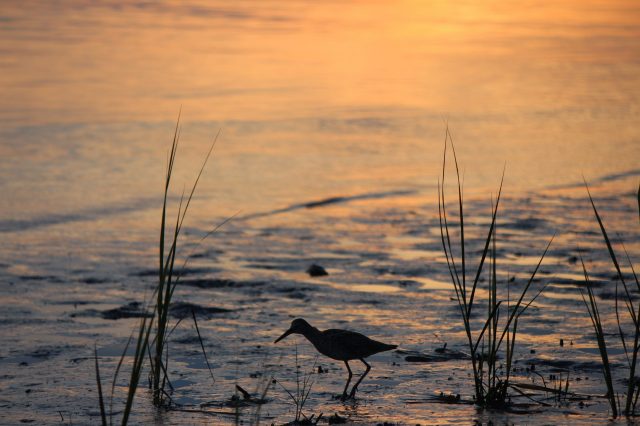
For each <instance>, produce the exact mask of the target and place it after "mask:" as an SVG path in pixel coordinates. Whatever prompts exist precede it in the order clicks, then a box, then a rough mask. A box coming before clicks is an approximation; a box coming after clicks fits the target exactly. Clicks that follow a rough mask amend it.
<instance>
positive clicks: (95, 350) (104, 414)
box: [93, 344, 107, 426]
mask: <svg viewBox="0 0 640 426" xmlns="http://www.w3.org/2000/svg"><path fill="white" fill-rule="evenodd" d="M93 355H94V359H95V362H96V382H97V383H98V402H99V404H100V418H101V420H102V426H107V412H106V411H105V409H104V398H103V397H102V380H101V379H100V365H99V362H98V348H97V347H96V345H95V344H94V345H93Z"/></svg>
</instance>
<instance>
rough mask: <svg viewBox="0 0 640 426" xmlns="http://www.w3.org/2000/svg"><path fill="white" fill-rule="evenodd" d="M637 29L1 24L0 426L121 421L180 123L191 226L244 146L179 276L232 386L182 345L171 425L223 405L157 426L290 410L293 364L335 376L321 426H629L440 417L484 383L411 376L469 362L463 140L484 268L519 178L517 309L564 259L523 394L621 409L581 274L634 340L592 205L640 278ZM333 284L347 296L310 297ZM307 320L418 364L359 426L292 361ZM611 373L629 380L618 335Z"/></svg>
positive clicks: (96, 17)
mask: <svg viewBox="0 0 640 426" xmlns="http://www.w3.org/2000/svg"><path fill="white" fill-rule="evenodd" d="M52 16H55V19H52ZM639 17H640V11H639V10H638V7H637V5H636V4H635V3H634V2H611V1H607V2H597V1H593V2H591V1H590V2H584V1H582V2H564V3H562V4H558V3H555V4H554V5H548V4H547V5H545V4H538V3H536V4H532V3H529V2H524V1H523V2H517V3H514V2H509V3H508V4H507V3H498V2H487V3H483V5H481V6H478V5H477V4H476V3H475V2H457V3H456V5H455V6H452V5H451V4H449V2H429V3H424V2H394V3H393V4H391V3H390V2H389V3H387V2H366V3H354V4H346V5H345V4H343V2H335V3H332V2H323V3H322V4H320V3H317V4H316V3H315V2H309V3H289V2H236V3H234V4H233V5H227V4H222V3H215V2H213V3H212V2H194V1H192V2H175V3H174V2H164V3H157V4H156V3H144V2H117V3H109V2H100V3H95V2H82V1H70V2H64V3H63V4H59V3H46V2H40V3H24V2H4V3H3V5H2V8H1V11H0V41H1V43H2V44H1V45H0V48H1V49H2V52H3V55H1V56H2V57H1V59H0V61H2V69H3V71H2V73H0V87H2V92H3V96H0V154H1V155H0V190H1V191H2V194H3V195H4V197H3V202H2V203H1V204H0V233H1V235H2V241H3V244H2V245H0V294H1V299H0V300H1V302H0V335H1V336H2V343H3V344H2V346H1V347H0V377H2V380H1V381H0V389H1V391H0V421H1V422H2V423H9V424H12V423H17V422H19V421H21V420H34V422H35V423H40V424H41V423H56V422H62V423H75V424H79V423H87V422H90V421H91V422H97V421H98V420H99V419H98V416H99V413H98V405H97V396H96V389H95V377H94V371H93V359H92V358H91V357H92V353H93V345H94V343H95V344H97V346H98V352H99V356H100V362H101V366H102V373H103V377H104V378H105V379H106V378H110V377H111V374H112V373H113V371H114V369H115V365H116V363H117V361H118V357H119V355H120V353H121V352H122V350H123V348H124V344H125V342H126V340H127V338H128V336H129V334H130V332H131V330H132V328H133V327H135V325H136V324H137V319H136V318H123V319H117V320H112V319H106V318H104V312H106V311H109V310H111V309H115V308H119V307H122V306H125V305H127V304H129V303H131V302H142V301H144V300H145V298H146V297H148V296H149V294H150V292H151V289H152V287H153V283H154V276H153V274H154V267H155V265H156V262H157V258H156V257H157V253H156V250H157V238H158V237H157V233H158V227H159V215H160V210H159V208H160V206H161V202H162V201H161V197H160V196H161V190H162V188H161V182H162V176H163V171H164V167H165V159H166V153H167V148H168V142H169V141H170V137H171V135H172V132H173V126H174V124H173V123H174V122H175V117H176V116H177V111H178V109H179V108H180V105H182V145H181V147H180V152H179V153H178V162H177V165H176V169H175V170H176V174H175V177H174V182H175V188H174V191H173V195H174V196H173V198H172V200H171V202H172V205H174V206H175V205H177V203H178V198H179V195H180V192H181V190H182V187H183V185H186V186H187V187H188V186H189V185H190V184H191V182H192V180H193V178H194V177H195V174H196V172H197V170H198V168H199V165H200V162H201V161H202V159H203V157H204V154H205V153H206V150H207V147H208V145H209V143H210V142H211V140H212V139H213V137H214V136H215V134H216V132H217V131H218V129H222V133H221V135H220V137H219V140H218V144H217V146H216V149H215V154H214V158H213V159H212V161H211V163H210V165H209V166H208V168H207V169H206V170H205V174H204V176H203V179H202V181H201V186H200V187H199V189H198V192H197V195H196V199H195V200H194V202H193V204H192V206H191V211H190V215H189V217H188V219H187V222H186V228H185V231H186V232H185V235H184V239H183V241H182V243H183V245H182V251H181V254H182V256H190V260H189V264H188V270H187V272H188V273H187V274H186V275H185V278H184V281H183V283H182V284H181V286H180V287H179V288H178V290H177V292H176V299H177V300H178V301H182V302H190V303H195V304H197V305H199V306H202V307H214V308H224V309H228V310H229V312H219V313H212V312H208V313H207V312H203V313H201V315H200V316H199V326H200V329H201V331H202V333H203V335H204V338H205V347H206V348H207V352H208V356H209V359H210V361H211V363H212V366H213V368H214V375H215V379H216V381H215V383H212V380H211V377H210V376H209V373H208V371H207V370H206V367H205V364H204V361H203V358H202V354H201V350H200V348H199V344H198V343H197V341H196V340H195V329H194V326H193V324H192V323H191V322H190V321H187V320H185V321H183V322H182V323H181V325H180V326H179V327H178V328H177V329H176V331H175V333H174V335H173V336H172V340H171V343H170V356H171V358H170V369H171V371H170V373H171V377H172V382H173V385H174V387H175V391H174V393H173V398H174V400H175V402H176V404H180V406H181V407H182V408H183V409H185V410H198V409H200V408H201V404H204V403H206V402H211V404H210V405H207V406H206V407H205V408H204V409H205V410H207V411H209V412H210V413H212V412H216V413H217V414H215V413H213V414H210V415H207V414H203V413H199V412H186V411H169V412H161V413H158V412H156V411H155V410H153V409H152V406H151V404H150V401H149V395H148V394H147V392H146V389H145V388H144V386H143V387H142V388H141V390H140V392H139V400H138V401H137V402H136V406H135V407H136V409H135V418H134V420H135V421H136V422H140V423H142V422H145V423H148V422H152V421H153V422H157V423H168V424H169V423H170V424H193V423H202V424H204V423H210V422H212V421H213V422H215V423H234V422H235V410H234V409H233V408H230V407H228V406H226V405H225V402H226V401H227V400H228V398H230V397H231V396H232V395H233V393H234V386H235V384H236V383H239V384H241V385H242V386H243V387H244V388H245V389H247V390H250V391H254V390H255V389H258V388H260V387H261V386H264V385H265V384H267V383H268V381H269V378H270V377H271V376H273V377H275V378H276V379H278V381H280V382H281V383H282V384H284V386H285V387H287V388H288V389H292V388H293V387H295V382H296V361H295V353H296V348H297V351H298V355H299V359H298V365H300V368H301V371H302V372H303V373H309V372H311V371H312V370H314V371H317V370H315V369H313V368H312V366H313V365H314V363H316V365H320V366H322V368H323V370H324V369H326V370H327V371H328V373H326V374H325V373H323V374H314V375H313V376H312V377H313V380H314V384H313V390H312V392H311V394H310V398H309V401H308V402H307V406H306V409H305V413H307V414H309V415H310V414H316V416H317V415H319V414H320V413H323V414H324V417H325V418H327V417H329V416H330V415H332V414H333V413H336V412H337V413H339V414H340V415H341V416H344V417H348V418H349V419H350V420H352V421H354V422H360V423H375V422H382V421H390V422H401V423H416V422H418V423H420V422H421V423H439V424H446V423H462V424H469V420H470V419H473V420H478V421H480V422H487V421H489V420H492V421H494V422H498V423H504V422H511V423H513V422H515V423H520V422H531V423H541V422H546V423H565V422H569V421H570V422H572V423H577V424H579V423H589V422H592V421H595V420H597V421H602V420H604V419H606V418H607V416H608V413H607V405H606V402H605V400H604V399H603V398H592V399H590V400H587V401H583V405H582V406H581V405H580V404H579V401H569V402H563V403H556V402H553V401H551V402H552V404H551V405H552V406H551V407H543V406H540V405H538V406H535V407H534V408H533V411H531V410H528V411H527V413H528V414H515V413H503V412H491V411H484V412H482V411H478V410H477V409H476V408H474V407H473V406H472V405H466V404H442V403H438V402H434V401H433V400H432V399H430V398H432V397H433V396H434V395H438V394H439V393H440V392H444V393H452V394H454V395H455V394H460V395H461V396H462V399H463V400H469V399H470V397H471V381H470V377H469V361H468V360H446V361H443V362H425V363H413V362H407V361H406V359H405V358H406V357H407V356H408V355H415V354H414V352H413V351H416V352H421V353H425V354H429V355H433V354H434V350H435V349H436V348H439V347H442V346H443V345H444V343H447V348H449V349H453V350H459V351H465V350H466V348H465V346H464V334H463V329H462V325H461V322H460V321H459V319H458V316H457V314H458V312H457V310H456V309H457V308H456V306H455V302H454V301H452V300H451V298H452V297H454V294H453V289H452V287H451V284H450V278H449V276H448V271H447V267H446V262H445V259H444V256H443V253H442V250H441V244H440V235H439V228H438V216H437V204H436V200H437V190H436V187H437V182H438V177H439V176H440V173H441V170H440V167H441V159H442V144H443V136H444V130H445V127H446V124H445V122H446V121H447V120H448V122H449V126H450V128H451V129H452V132H453V135H454V140H455V142H456V149H457V154H458V157H459V160H460V162H461V164H462V165H463V172H464V184H465V200H466V214H467V218H466V226H467V230H468V232H469V233H470V234H469V237H468V244H469V247H468V250H469V253H471V256H472V258H473V261H472V263H473V264H475V262H477V254H478V250H480V249H481V246H482V244H481V242H482V238H483V233H484V232H486V226H487V224H488V223H489V220H490V219H489V211H490V209H491V194H494V196H495V193H496V190H497V187H498V184H499V179H500V173H501V172H502V167H503V164H504V163H506V178H505V186H504V188H505V189H504V199H503V201H502V204H501V214H500V215H499V221H498V238H499V244H498V251H499V258H498V264H499V274H500V278H501V279H502V281H503V282H506V280H507V279H508V278H510V277H515V278H516V281H515V283H514V284H513V285H514V286H518V285H521V283H522V281H523V280H524V279H525V277H526V275H527V273H528V272H530V271H531V270H532V268H533V267H534V266H535V264H536V262H537V260H538V256H539V254H540V253H541V252H542V250H543V249H544V246H545V244H546V242H547V241H548V240H549V238H550V237H551V236H552V235H553V234H554V233H556V239H555V240H554V243H553V245H552V246H551V249H550V252H549V255H548V257H547V258H546V260H545V262H544V264H543V267H542V269H541V271H540V273H539V277H540V282H536V283H535V285H536V288H539V286H541V285H543V284H545V283H546V284H548V288H547V290H546V291H545V292H544V293H543V295H542V296H541V297H540V298H539V299H538V300H537V302H536V303H535V305H533V306H532V308H531V309H530V311H529V312H528V314H527V316H526V318H524V319H523V321H522V324H520V328H521V330H520V332H519V337H518V345H517V346H516V349H517V356H516V358H517V360H518V367H524V369H522V370H520V371H519V372H518V373H517V375H516V378H515V380H517V381H529V382H531V381H533V382H534V383H536V384H539V383H541V378H540V377H539V376H538V375H536V374H535V373H531V371H530V366H531V365H535V366H536V372H538V373H539V374H541V375H542V376H543V377H545V378H546V380H547V381H549V375H550V374H556V375H557V374H558V373H559V372H560V371H561V372H562V373H563V374H565V375H566V374H567V372H568V373H569V377H570V390H573V391H574V392H578V393H581V394H590V395H602V394H603V393H604V392H605V388H604V384H603V382H602V380H601V374H600V371H599V366H598V360H599V357H598V355H597V349H596V344H595V341H594V339H593V336H592V330H591V328H590V324H589V320H588V317H587V315H586V312H585V310H584V307H583V305H582V301H581V299H580V295H579V292H578V287H580V286H581V285H583V277H582V272H581V269H580V266H579V260H577V257H578V255H579V254H580V253H582V255H583V256H584V258H585V261H586V263H587V266H588V268H589V269H590V271H591V272H592V274H593V277H592V278H593V280H595V281H596V282H597V284H598V288H597V291H596V292H597V294H598V295H599V296H600V300H601V301H602V304H603V317H604V318H606V326H607V329H608V330H609V331H610V332H611V333H614V332H615V330H616V326H615V321H614V320H615V318H614V317H613V316H612V311H611V309H612V308H613V306H612V305H613V304H612V300H611V298H612V294H613V292H614V290H615V285H614V284H613V281H612V278H611V277H612V276H613V270H612V268H611V266H610V262H609V260H608V257H607V253H606V248H605V246H604V244H603V242H602V240H601V237H600V235H599V234H598V228H597V224H596V222H595V220H594V218H593V214H592V212H591V211H590V206H589V205H588V202H587V200H586V199H585V197H586V193H585V190H584V188H583V186H582V184H581V181H582V175H583V174H584V176H585V177H586V179H587V180H588V181H589V182H590V184H591V185H592V190H593V193H594V197H595V199H596V203H597V204H598V207H599V208H600V209H601V211H602V214H603V217H604V219H605V223H606V225H607V228H608V230H609V231H610V233H611V235H617V234H620V235H621V236H622V238H623V239H624V241H625V243H626V248H627V249H628V250H629V253H630V254H631V256H632V258H633V259H637V254H638V253H640V243H639V242H640V238H639V237H640V235H639V232H640V229H639V227H638V222H637V219H638V216H637V214H638V212H637V201H636V200H635V199H634V191H635V190H636V189H637V184H638V176H639V175H640V165H639V164H638V158H640V144H639V143H638V139H639V137H640V133H639V130H638V126H637V123H638V118H639V117H638V114H639V109H638V106H639V102H638V97H637V94H638V93H639V92H638V89H639V88H640V81H639V79H640V77H639V76H640V72H639V71H640V64H639V63H638V52H639V51H640V46H639V41H638V40H640V37H639V36H640V28H639V26H638V22H639V20H638V18H639ZM452 178H453V176H449V177H448V179H449V182H452ZM448 194H450V195H449V196H450V197H453V194H454V190H453V188H452V187H451V188H450V189H449V192H448ZM450 199H451V201H453V198H450ZM450 209H451V210H453V206H450ZM234 214H237V216H236V217H235V218H234V220H232V221H231V222H229V223H228V224H226V225H225V226H224V227H223V228H222V229H220V230H219V231H218V232H217V233H216V234H215V235H213V236H212V237H210V238H209V239H207V240H205V241H204V242H202V243H201V244H199V245H198V244H196V243H197V241H198V240H199V239H200V237H201V236H203V235H205V234H206V233H207V232H208V230H210V229H211V228H212V227H213V226H215V225H216V224H218V223H220V222H221V221H222V220H223V219H224V218H226V217H229V216H231V215H234ZM579 249H580V250H581V251H578V250H579ZM456 251H457V249H456ZM312 263H317V264H319V265H322V266H323V267H325V268H326V269H327V271H328V272H329V275H328V276H326V277H317V278H310V277H309V276H308V275H307V274H306V273H305V270H306V269H307V268H308V267H309V266H310V265H311V264H312ZM636 264H637V263H636ZM625 272H626V273H631V271H630V270H629V269H628V268H627V269H625ZM518 283H520V284H518ZM129 308H135V306H133V305H132V306H129ZM134 311H135V309H134ZM296 316H304V317H305V318H307V319H308V320H309V321H310V322H311V323H312V324H314V325H316V326H318V327H319V328H332V327H339V328H340V327H341V328H350V329H354V330H358V331H361V332H364V333H366V334H368V335H371V336H372V337H375V338H378V339H380V340H383V341H387V342H392V343H397V344H399V345H400V349H401V350H402V351H401V352H396V351H393V352H387V353H384V354H380V355H376V356H373V357H371V361H372V365H373V370H372V372H371V373H370V375H369V376H368V377H367V379H366V380H365V381H364V382H363V384H362V385H361V387H360V391H359V392H360V393H359V395H360V399H359V400H358V401H357V402H356V403H347V404H343V403H341V402H339V401H336V400H334V399H333V398H332V396H333V395H334V394H337V393H339V392H340V391H341V389H342V386H343V383H344V380H345V378H346V375H345V374H344V373H345V372H344V370H343V366H342V365H341V363H338V362H333V361H330V360H328V359H326V358H317V359H316V355H315V352H314V351H313V350H312V348H311V347H310V345H309V344H308V343H306V342H305V341H303V339H302V338H299V337H295V336H294V337H290V338H288V339H287V340H285V341H283V342H282V343H279V344H278V345H275V346H274V345H273V344H272V342H273V340H274V339H275V338H276V337H277V336H279V335H280V334H281V333H282V331H284V330H285V329H286V328H287V327H288V325H289V322H290V320H291V318H293V317H296ZM174 321H175V320H174ZM560 339H563V341H564V346H560V344H559V341H560ZM611 346H612V351H613V352H614V354H615V355H614V360H615V362H616V363H618V364H622V363H623V362H624V358H623V354H622V351H621V348H619V347H617V346H616V344H615V338H614V336H612V339H611ZM127 360H128V358H127ZM558 360H561V361H566V362H564V363H558ZM356 364H358V363H357V362H356V363H354V368H355V369H359V367H360V366H356ZM526 367H529V371H527V370H526ZM358 371H360V370H358ZM618 376H619V377H617V378H616V385H617V386H618V387H619V389H623V383H622V375H621V374H618ZM125 378H126V377H125V376H122V377H121V380H120V381H119V383H118V386H116V388H115V395H116V400H115V404H114V408H115V409H116V411H117V410H118V409H119V408H118V407H120V406H121V404H122V397H123V395H124V392H125V390H126V388H125V385H126V381H125ZM105 381H108V380H105ZM267 397H268V399H269V403H268V404H266V405H264V406H263V407H262V408H261V410H260V417H261V419H262V421H263V422H264V423H265V424H268V423H271V422H276V423H284V422H286V421H289V420H291V419H292V412H293V411H292V409H291V406H290V404H289V399H288V396H287V395H286V392H285V391H284V390H283V389H282V388H281V387H280V385H274V386H272V387H271V388H270V389H269V392H268V394H267ZM517 402H527V400H526V399H518V400H517ZM220 412H224V414H220ZM254 414H255V407H246V408H242V409H240V410H239V414H238V415H239V417H240V419H241V420H242V421H243V422H245V423H248V422H250V421H251V419H252V417H253V416H254Z"/></svg>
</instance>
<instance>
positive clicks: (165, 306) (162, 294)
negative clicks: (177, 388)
mask: <svg viewBox="0 0 640 426" xmlns="http://www.w3.org/2000/svg"><path fill="white" fill-rule="evenodd" d="M179 139H180V126H179V120H178V123H177V124H176V128H175V132H174V136H173V142H172V144H171V152H170V154H169V159H168V164H167V172H166V175H165V185H164V198H163V203H162V216H161V224H160V241H159V244H158V246H159V250H158V255H159V265H158V285H157V287H156V289H155V291H154V293H155V296H156V303H155V308H154V317H153V319H152V320H151V322H150V324H149V328H151V327H152V326H153V325H154V323H155V329H154V336H153V340H152V342H151V346H153V349H151V348H150V351H151V354H150V355H151V356H150V362H151V373H150V379H151V383H152V391H153V402H154V404H155V405H161V404H162V403H163V402H164V400H165V398H164V397H165V395H166V392H165V387H166V384H167V381H168V374H167V368H166V367H167V365H166V364H167V362H168V360H167V358H166V357H165V359H163V354H164V351H165V348H166V345H167V336H168V333H169V327H168V324H169V308H170V306H171V301H172V299H173V293H174V291H175V289H176V286H177V284H178V282H179V280H180V275H179V273H176V268H175V260H176V253H177V248H178V238H179V236H180V232H181V230H182V225H183V224H184V219H185V217H186V215H187V211H188V210H189V206H190V204H191V200H192V199H193V194H194V193H195V190H196V188H197V186H198V182H199V181H200V177H201V176H202V172H203V171H204V168H205V166H206V165H207V162H208V161H209V157H210V156H211V152H212V151H213V147H214V146H215V143H216V140H217V136H216V138H215V139H214V141H213V143H212V144H211V147H210V148H209V152H207V155H206V157H205V159H204V161H203V163H202V167H201V168H200V171H199V172H198V176H197V177H196V180H195V182H194V183H193V186H192V187H191V191H190V192H189V195H188V196H187V197H186V198H185V196H184V193H183V195H182V196H181V197H180V204H179V205H178V213H177V215H176V221H175V225H174V227H173V229H172V230H171V229H168V224H167V202H168V197H169V189H170V185H171V176H172V173H173V166H174V165H175V159H176V153H177V151H178V141H179ZM167 237H168V240H167ZM167 247H168V250H167ZM187 260H188V257H187V259H186V260H185V264H186V262H187ZM184 266H185V265H183V268H184Z"/></svg>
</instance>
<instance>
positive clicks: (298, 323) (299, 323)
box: [273, 318, 311, 343]
mask: <svg viewBox="0 0 640 426" xmlns="http://www.w3.org/2000/svg"><path fill="white" fill-rule="evenodd" d="M309 329H311V325H310V324H309V323H308V322H306V321H305V320H303V319H302V318H296V319H294V320H293V321H291V327H289V329H288V330H287V331H285V332H284V333H283V334H282V336H280V337H278V338H277V339H276V341H275V342H273V343H278V342H279V341H280V340H282V339H284V338H285V337H287V336H288V335H290V334H303V335H304V334H305V333H306V332H307V331H308V330H309Z"/></svg>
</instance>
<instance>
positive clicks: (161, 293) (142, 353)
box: [95, 116, 226, 426]
mask: <svg viewBox="0 0 640 426" xmlns="http://www.w3.org/2000/svg"><path fill="white" fill-rule="evenodd" d="M219 134H220V132H218V134H217V135H216V137H215V138H214V140H213V142H212V144H211V147H210V148H209V151H208V152H207V155H206V157H205V159H204V161H203V163H202V166H201V168H200V171H199V172H198V175H197V177H196V179H195V182H194V184H193V185H192V187H191V191H190V192H189V194H188V196H186V197H185V195H184V192H183V194H182V196H181V198H180V203H179V205H178V212H177V215H176V219H175V225H174V227H173V228H172V229H171V228H169V225H168V221H167V209H168V201H169V190H170V184H171V178H172V174H173V167H174V165H175V160H176V154H177V151H178V142H179V139H180V116H178V120H177V122H176V127H175V131H174V134H173V140H172V143H171V150H170V153H169V156H168V162H167V170H166V174H165V180H164V196H163V203H162V214H161V221H160V241H159V250H158V251H159V266H158V283H157V286H156V288H155V289H154V292H153V296H152V299H155V303H153V302H151V303H153V305H151V304H150V306H149V307H147V312H150V313H151V314H150V315H148V316H147V315H145V316H143V317H142V319H141V321H140V324H139V326H138V328H137V338H136V349H135V353H134V356H133V363H132V367H131V375H130V377H129V385H128V390H127V399H126V402H125V406H124V409H123V414H122V419H121V424H122V425H126V424H127V423H128V421H129V416H130V415H131V410H132V408H133V401H134V398H135V394H136V391H137V389H138V385H139V383H140V378H141V375H142V371H143V369H144V363H145V359H146V358H147V357H148V358H149V362H150V372H149V382H150V388H151V389H152V393H153V403H154V405H157V406H160V405H163V404H165V403H166V400H167V398H169V399H170V397H169V394H168V393H167V391H166V386H167V385H169V386H170V381H169V376H168V373H167V364H168V352H166V349H167V342H168V337H169V335H170V334H171V332H172V331H173V330H174V329H175V328H176V326H177V324H176V325H174V327H173V328H169V308H170V306H171V301H172V299H173V294H174V291H175V289H176V286H177V284H178V282H179V280H180V271H177V268H176V264H175V261H176V253H177V249H178V239H179V237H180V233H181V230H182V226H183V224H184V220H185V218H186V215H187V211H188V209H189V206H190V204H191V200H192V199H193V195H194V193H195V190H196V188H197V186H198V182H199V181H200V177H201V176H202V173H203V172H204V168H205V166H206V164H207V162H208V160H209V158H210V156H211V153H212V152H213V148H214V146H215V144H216V141H217V139H218V136H219ZM224 223H226V221H224V222H222V223H221V224H220V225H218V226H216V227H215V228H214V229H213V230H212V231H210V232H209V233H207V234H206V235H205V236H204V237H203V238H202V240H204V239H205V238H207V237H208V236H210V235H211V234H212V233H213V232H215V231H216V230H217V229H218V228H219V227H220V226H222V225H223V224H224ZM202 240H200V241H202ZM188 260H189V257H188V256H187V257H186V258H185V260H184V262H183V264H182V270H183V269H184V268H185V267H186V264H187V262H188ZM193 317H194V323H195V324H196V329H197V332H198V338H199V339H200V344H201V347H202V350H203V353H204V356H205V360H206V362H207V366H208V368H209V372H210V373H211V377H212V379H213V380H214V382H215V378H213V373H212V372H211V367H210V365H209V360H208V359H207V358H206V352H205V351H204V346H203V344H202V337H201V336H200V330H199V329H198V326H197V321H196V319H195V315H193ZM134 333H135V332H134ZM132 338H133V334H132V336H131V337H129V340H128V342H127V344H126V346H125V349H124V351H123V353H122V356H121V357H120V360H119V362H118V365H117V368H116V371H115V373H114V377H113V382H112V387H111V399H110V405H109V411H108V412H107V410H106V408H105V405H104V398H103V394H102V382H101V377H100V370H99V365H98V357H97V350H96V351H95V359H96V362H95V369H96V381H97V386H98V395H99V407H100V414H101V420H102V424H103V426H106V424H107V415H108V417H109V424H110V425H111V424H113V393H114V387H115V383H116V380H117V377H118V375H119V373H120V368H121V366H122V363H123V360H124V357H125V355H126V353H127V350H128V348H129V345H130V343H131V340H132ZM163 356H164V359H163Z"/></svg>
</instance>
